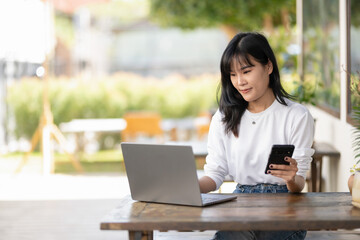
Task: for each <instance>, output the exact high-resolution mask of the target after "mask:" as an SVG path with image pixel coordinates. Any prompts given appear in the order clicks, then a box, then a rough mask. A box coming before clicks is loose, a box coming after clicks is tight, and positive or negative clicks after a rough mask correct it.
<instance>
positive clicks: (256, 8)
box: [150, 0, 296, 31]
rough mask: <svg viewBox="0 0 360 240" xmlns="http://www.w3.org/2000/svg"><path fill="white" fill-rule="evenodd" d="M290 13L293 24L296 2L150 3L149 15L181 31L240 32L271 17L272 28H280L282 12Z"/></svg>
mask: <svg viewBox="0 0 360 240" xmlns="http://www.w3.org/2000/svg"><path fill="white" fill-rule="evenodd" d="M284 9H286V10H287V11H288V13H289V17H290V19H289V20H290V23H291V25H293V24H295V20H296V19H295V13H296V1H295V0H275V1H268V0H253V1H247V0H227V1H216V0H202V1H198V0H186V1H182V0H167V1H163V0H150V16H151V18H152V19H153V20H154V21H155V22H157V23H160V24H161V25H162V26H167V27H170V26H175V27H180V28H183V29H194V28H197V27H217V26H219V25H228V26H232V27H234V28H237V29H240V30H241V31H254V30H259V29H262V28H263V23H264V17H265V16H266V15H269V16H271V18H272V21H273V24H274V25H275V26H278V25H281V23H282V19H281V16H282V14H281V11H282V10H284Z"/></svg>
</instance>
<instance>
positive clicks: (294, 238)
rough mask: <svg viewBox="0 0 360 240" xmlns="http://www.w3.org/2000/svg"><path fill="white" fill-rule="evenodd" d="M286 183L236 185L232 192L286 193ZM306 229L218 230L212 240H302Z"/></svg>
mask: <svg viewBox="0 0 360 240" xmlns="http://www.w3.org/2000/svg"><path fill="white" fill-rule="evenodd" d="M287 192H289V190H288V189H287V187H286V185H274V184H257V185H240V184H238V185H237V186H236V189H235V190H234V193H287ZM305 237H306V231H302V230H301V231H218V232H216V234H215V236H214V238H213V240H244V239H253V240H255V239H257V240H260V239H264V240H265V239H266V240H271V239H274V240H283V239H284V240H285V239H286V240H302V239H305Z"/></svg>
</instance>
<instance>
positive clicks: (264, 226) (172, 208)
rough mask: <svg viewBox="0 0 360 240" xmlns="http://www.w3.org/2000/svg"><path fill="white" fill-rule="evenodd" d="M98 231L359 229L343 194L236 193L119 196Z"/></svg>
mask: <svg viewBox="0 0 360 240" xmlns="http://www.w3.org/2000/svg"><path fill="white" fill-rule="evenodd" d="M100 228H101V229H102V230H128V231H129V238H130V240H134V239H153V231H154V230H160V231H168V230H178V231H193V230H235V231H240V230H300V229H305V230H336V229H354V228H360V209H358V208H355V207H353V206H352V204H351V196H350V194H349V193H336V192H332V193H329V192H328V193H301V194H291V193H278V194H271V193H266V194H238V198H237V200H234V201H231V202H226V203H222V204H217V205H212V206H209V207H203V208H201V207H188V206H179V205H169V204H156V203H144V202H136V201H133V200H132V199H131V197H130V196H127V197H125V198H123V199H122V200H121V201H120V203H119V206H118V207H117V208H115V209H113V210H112V211H111V212H110V213H109V214H108V215H107V216H105V217H104V218H103V220H102V221H101V226H100Z"/></svg>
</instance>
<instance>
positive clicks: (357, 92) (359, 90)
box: [350, 72, 360, 172]
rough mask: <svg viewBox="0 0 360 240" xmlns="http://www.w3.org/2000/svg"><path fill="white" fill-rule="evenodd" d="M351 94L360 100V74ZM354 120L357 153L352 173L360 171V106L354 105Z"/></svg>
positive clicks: (354, 145) (354, 146)
mask: <svg viewBox="0 0 360 240" xmlns="http://www.w3.org/2000/svg"><path fill="white" fill-rule="evenodd" d="M350 88H351V92H352V95H353V96H354V98H356V99H357V100H360V73H359V72H357V75H353V76H352V78H351V86H350ZM352 119H353V122H354V131H353V141H352V147H353V150H354V153H355V162H356V163H355V165H354V166H353V167H352V168H351V169H350V171H351V172H355V171H360V105H359V104H353V105H352Z"/></svg>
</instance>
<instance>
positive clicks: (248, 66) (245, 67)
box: [240, 65, 252, 70]
mask: <svg viewBox="0 0 360 240" xmlns="http://www.w3.org/2000/svg"><path fill="white" fill-rule="evenodd" d="M251 67H252V66H250V65H247V66H243V67H241V68H240V70H244V69H247V68H251Z"/></svg>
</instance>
